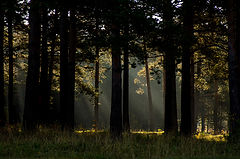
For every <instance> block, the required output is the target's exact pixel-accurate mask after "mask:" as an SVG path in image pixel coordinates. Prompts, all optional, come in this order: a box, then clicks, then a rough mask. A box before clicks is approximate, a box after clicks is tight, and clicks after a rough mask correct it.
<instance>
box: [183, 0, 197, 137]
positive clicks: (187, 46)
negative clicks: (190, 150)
mask: <svg viewBox="0 0 240 159" xmlns="http://www.w3.org/2000/svg"><path fill="white" fill-rule="evenodd" d="M183 29H184V40H183V56H182V87H181V91H182V92H181V129H180V130H181V133H182V134H183V135H191V134H192V132H193V127H192V125H193V124H192V123H193V122H194V105H193V104H192V98H193V96H192V93H193V92H192V89H194V88H192V87H193V86H192V85H191V64H190V62H191V58H192V56H193V51H192V41H193V0H184V1H183Z"/></svg>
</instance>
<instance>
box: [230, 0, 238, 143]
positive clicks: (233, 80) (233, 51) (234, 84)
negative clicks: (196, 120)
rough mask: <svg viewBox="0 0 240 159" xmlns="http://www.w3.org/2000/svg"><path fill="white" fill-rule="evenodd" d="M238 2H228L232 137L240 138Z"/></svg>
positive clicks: (231, 0)
mask: <svg viewBox="0 0 240 159" xmlns="http://www.w3.org/2000/svg"><path fill="white" fill-rule="evenodd" d="M239 3H240V2H239V1H238V0H229V1H228V7H229V8H228V9H229V10H228V29H229V43H228V44H229V93H230V137H232V138H234V139H239V136H240V80H239V79H240V63H239V61H240V46H239V44H240V30H239V29H240V20H239V16H240V13H239V7H240V4H239Z"/></svg>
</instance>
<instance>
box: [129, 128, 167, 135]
mask: <svg viewBox="0 0 240 159" xmlns="http://www.w3.org/2000/svg"><path fill="white" fill-rule="evenodd" d="M131 133H133V134H144V135H153V134H156V135H162V134H164V131H163V130H161V129H158V131H144V130H140V131H134V130H133V131H131Z"/></svg>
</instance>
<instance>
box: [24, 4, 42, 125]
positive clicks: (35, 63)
mask: <svg viewBox="0 0 240 159" xmlns="http://www.w3.org/2000/svg"><path fill="white" fill-rule="evenodd" d="M29 25H30V34H29V56H28V72H27V80H26V94H25V107H24V115H23V125H24V128H25V129H28V130H32V129H34V128H35V126H36V113H37V112H36V109H37V107H38V106H39V103H38V100H39V99H38V92H39V72H40V14H39V1H38V0H31V2H30V12H29Z"/></svg>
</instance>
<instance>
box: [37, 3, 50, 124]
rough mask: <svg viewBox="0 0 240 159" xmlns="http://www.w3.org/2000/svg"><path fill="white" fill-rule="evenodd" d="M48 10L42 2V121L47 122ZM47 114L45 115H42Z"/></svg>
mask: <svg viewBox="0 0 240 159" xmlns="http://www.w3.org/2000/svg"><path fill="white" fill-rule="evenodd" d="M47 28H48V11H47V7H46V6H45V4H42V49H41V74H40V75H41V77H40V96H39V102H40V108H39V109H40V114H39V115H40V117H39V119H40V120H41V121H40V123H42V124H47V123H48V118H49V115H50V114H49V99H50V98H49V93H48V46H47V40H48V36H47V32H48V29H47ZM42 114H45V115H42Z"/></svg>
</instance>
